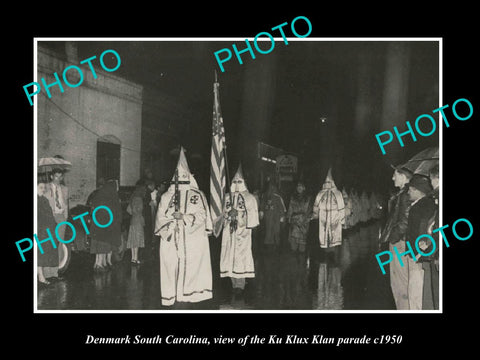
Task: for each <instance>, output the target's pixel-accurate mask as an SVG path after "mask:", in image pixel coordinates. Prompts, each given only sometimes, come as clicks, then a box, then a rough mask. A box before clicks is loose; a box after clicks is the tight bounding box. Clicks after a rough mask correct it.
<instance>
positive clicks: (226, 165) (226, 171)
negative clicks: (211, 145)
mask: <svg viewBox="0 0 480 360" xmlns="http://www.w3.org/2000/svg"><path fill="white" fill-rule="evenodd" d="M215 83H216V84H218V85H217V87H218V86H219V85H220V84H219V83H218V76H217V70H215ZM216 95H217V99H218V105H219V106H220V94H219V91H218V89H217V94H216ZM217 114H218V109H217ZM223 126H224V127H225V124H224V125H223ZM226 138H227V135H226V132H225V134H224V139H225V141H224V142H223V150H222V151H223V156H224V157H225V182H226V187H228V185H229V184H230V172H229V170H228V157H227V141H226ZM225 191H226V189H225ZM228 194H229V197H230V204H232V206H233V203H232V194H231V192H230V191H229V192H228Z"/></svg>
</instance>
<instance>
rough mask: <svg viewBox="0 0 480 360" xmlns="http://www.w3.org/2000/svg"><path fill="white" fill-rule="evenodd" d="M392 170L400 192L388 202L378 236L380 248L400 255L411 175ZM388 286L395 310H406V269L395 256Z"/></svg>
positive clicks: (395, 183)
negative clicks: (386, 214)
mask: <svg viewBox="0 0 480 360" xmlns="http://www.w3.org/2000/svg"><path fill="white" fill-rule="evenodd" d="M392 167H393V166H392ZM393 168H394V169H395V171H394V172H393V176H392V181H393V183H394V185H395V187H397V188H399V189H400V190H399V191H398V192H397V193H396V194H395V195H393V196H392V197H391V198H390V200H389V201H388V217H387V221H386V223H385V226H384V228H383V230H382V233H381V236H380V246H381V247H382V246H383V245H384V244H387V243H388V244H389V248H390V249H389V250H390V252H391V253H392V254H394V250H393V246H395V247H396V248H397V250H398V251H399V252H400V253H403V252H404V251H405V233H406V231H407V221H408V210H409V208H410V204H411V201H410V198H409V196H408V193H407V190H408V186H407V185H408V182H409V180H410V178H411V177H412V175H413V174H412V173H411V172H410V170H408V169H406V168H403V167H401V166H397V167H393ZM390 286H391V288H392V294H393V298H394V299H395V305H396V307H397V310H408V309H409V307H408V269H407V267H405V266H401V264H400V262H399V260H398V258H397V257H396V256H394V257H393V260H392V262H391V263H390Z"/></svg>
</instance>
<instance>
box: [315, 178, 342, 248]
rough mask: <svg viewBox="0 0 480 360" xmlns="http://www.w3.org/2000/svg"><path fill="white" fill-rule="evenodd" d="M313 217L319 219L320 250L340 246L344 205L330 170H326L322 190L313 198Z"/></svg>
mask: <svg viewBox="0 0 480 360" xmlns="http://www.w3.org/2000/svg"><path fill="white" fill-rule="evenodd" d="M313 217H314V218H318V219H319V232H318V235H319V240H320V247H321V248H324V249H325V248H333V247H335V246H339V245H341V244H342V225H343V224H344V223H345V205H344V201H343V196H342V193H341V192H340V190H338V189H337V187H336V186H335V182H334V181H333V178H332V172H331V169H329V170H328V174H327V177H326V179H325V183H324V184H323V187H322V190H320V192H319V193H318V195H317V197H316V198H315V202H314V205H313Z"/></svg>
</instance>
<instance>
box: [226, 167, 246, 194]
mask: <svg viewBox="0 0 480 360" xmlns="http://www.w3.org/2000/svg"><path fill="white" fill-rule="evenodd" d="M230 191H231V192H232V193H234V192H243V191H248V189H247V184H246V183H245V178H244V177H243V171H242V164H240V165H239V166H238V170H237V172H236V173H235V175H234V177H233V179H232V184H231V186H230Z"/></svg>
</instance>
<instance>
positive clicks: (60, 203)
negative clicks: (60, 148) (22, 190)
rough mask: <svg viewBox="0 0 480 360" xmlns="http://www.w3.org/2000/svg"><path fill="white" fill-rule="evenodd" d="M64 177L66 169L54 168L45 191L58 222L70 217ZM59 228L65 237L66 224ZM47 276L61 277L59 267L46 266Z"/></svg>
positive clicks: (61, 234) (63, 237)
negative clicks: (50, 267)
mask: <svg viewBox="0 0 480 360" xmlns="http://www.w3.org/2000/svg"><path fill="white" fill-rule="evenodd" d="M63 178H64V170H62V169H61V168H58V167H55V168H53V170H52V172H51V174H50V183H49V184H47V187H46V191H45V197H46V198H47V200H48V202H49V203H50V207H51V208H52V210H53V217H54V218H55V221H56V222H57V224H58V223H61V222H64V221H67V219H68V188H67V187H66V186H65V185H63V184H62V182H63ZM58 230H59V231H58V235H59V236H60V237H61V238H62V239H65V226H61V227H60V228H59V229H58ZM45 276H46V277H47V278H49V277H52V278H54V279H59V277H58V267H57V268H52V271H50V269H49V268H46V272H45Z"/></svg>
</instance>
